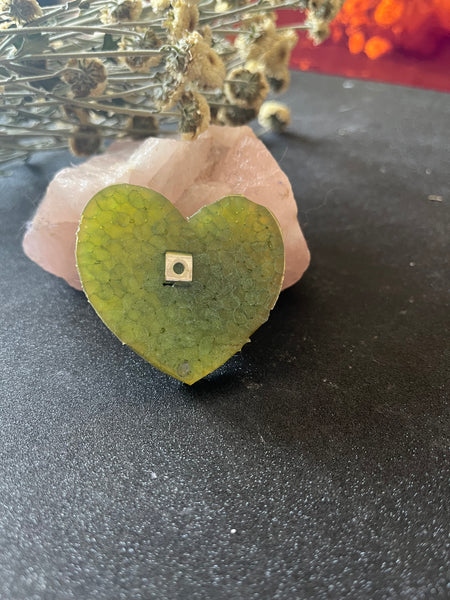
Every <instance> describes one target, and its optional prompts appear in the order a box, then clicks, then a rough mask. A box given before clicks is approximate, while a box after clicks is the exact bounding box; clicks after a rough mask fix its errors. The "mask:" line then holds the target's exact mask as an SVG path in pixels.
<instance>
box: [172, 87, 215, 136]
mask: <svg viewBox="0 0 450 600" xmlns="http://www.w3.org/2000/svg"><path fill="white" fill-rule="evenodd" d="M178 106H179V107H180V111H181V119H180V127H179V130H180V132H181V134H182V136H181V137H182V138H183V140H195V139H196V138H197V137H198V136H199V135H200V134H201V133H203V131H206V129H208V126H209V123H210V121H211V114H210V111H209V105H208V102H207V101H206V100H205V98H204V97H203V96H202V95H201V94H199V93H198V92H185V93H184V94H183V95H182V96H181V98H180V101H179V103H178Z"/></svg>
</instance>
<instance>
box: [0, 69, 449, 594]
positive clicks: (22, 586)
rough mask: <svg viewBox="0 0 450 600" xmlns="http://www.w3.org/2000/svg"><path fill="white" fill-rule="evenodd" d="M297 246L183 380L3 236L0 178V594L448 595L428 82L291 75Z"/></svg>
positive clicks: (438, 178)
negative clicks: (243, 320) (305, 258)
mask: <svg viewBox="0 0 450 600" xmlns="http://www.w3.org/2000/svg"><path fill="white" fill-rule="evenodd" d="M286 101H287V103H288V104H290V106H291V107H292V108H293V124H292V127H291V129H290V133H288V134H287V135H285V136H284V137H275V136H271V135H266V136H265V138H264V139H265V141H266V143H267V145H268V147H269V149H270V150H271V151H272V153H273V154H274V156H275V157H276V158H277V159H278V160H279V162H280V164H281V166H282V168H283V169H284V170H285V171H286V173H287V174H288V176H289V177H290V179H291V182H292V184H293V188H294V192H295V194H296V197H297V199H298V201H299V204H300V207H301V211H300V219H301V222H302V225H303V228H304V232H305V235H306V237H307V240H308V242H309V245H310V248H311V252H312V263H311V267H310V269H309V270H308V272H307V273H306V275H305V276H304V278H303V279H302V281H301V282H299V283H298V284H296V285H295V286H294V287H293V288H291V289H289V290H287V291H286V292H283V294H282V295H281V297H280V299H279V302H278V304H277V306H276V308H275V310H274V311H273V313H272V316H271V318H270V320H269V321H268V322H267V323H266V324H265V325H264V326H263V327H262V328H261V329H260V330H259V331H258V332H257V333H256V334H255V335H254V336H253V341H252V343H251V344H248V345H247V346H245V347H244V349H243V350H242V352H241V353H240V354H239V355H237V356H235V357H234V358H232V359H231V360H230V361H229V362H228V363H227V364H226V365H225V366H223V367H222V368H221V369H219V371H217V372H216V373H214V374H212V375H210V376H209V377H207V378H206V379H205V380H203V381H201V382H199V383H197V384H195V385H194V386H193V387H188V386H186V385H183V384H181V383H180V382H177V381H175V380H173V379H171V378H169V377H167V376H166V375H164V374H162V373H160V372H158V371H157V370H156V369H154V368H153V367H151V366H150V365H149V364H147V363H145V362H144V361H143V360H141V359H140V358H139V357H137V356H136V355H134V354H133V352H132V351H131V350H129V349H128V348H127V347H125V346H122V344H121V343H120V342H119V341H118V340H117V339H116V338H115V337H114V336H113V335H112V334H110V332H109V331H108V330H107V329H106V328H105V327H104V326H103V324H102V323H101V321H100V320H99V319H98V318H97V316H96V315H95V314H94V312H93V310H92V309H91V308H90V307H89V305H88V304H87V301H86V300H85V298H84V296H83V295H82V294H81V293H80V292H76V291H74V290H73V289H71V288H69V287H68V286H67V285H66V284H65V283H64V282H63V281H62V280H60V279H57V278H56V277H53V276H52V275H49V274H48V273H46V272H44V271H42V270H41V269H40V268H39V267H37V266H36V265H34V264H33V263H32V262H30V261H29V260H28V259H27V258H26V257H25V256H24V255H23V254H22V251H21V237H22V234H23V231H24V227H25V223H26V221H27V219H28V218H29V217H30V215H31V214H32V212H33V210H34V208H35V207H36V205H37V203H38V201H39V199H40V197H41V196H42V194H43V192H44V189H45V186H46V184H47V183H48V181H49V180H50V179H51V177H52V175H53V174H54V172H55V171H56V170H57V169H58V168H60V167H62V166H64V165H66V164H67V163H68V162H69V161H70V160H71V159H70V157H69V155H68V154H66V153H59V154H53V155H43V154H41V155H38V156H36V157H34V158H33V160H32V161H31V164H30V165H29V166H18V167H17V168H16V169H15V170H14V173H13V175H12V176H11V177H9V178H4V179H2V180H1V192H2V193H1V197H0V211H1V212H0V219H1V248H0V253H1V261H0V269H1V279H0V281H1V289H0V300H1V322H0V341H1V345H0V353H1V366H0V371H1V377H2V380H1V386H2V387H1V398H0V433H1V437H0V598H1V599H2V600H66V599H77V600H84V599H86V600H91V599H94V598H95V599H97V600H100V599H102V600H103V599H104V600H121V599H123V600H134V599H136V600H138V599H142V600H153V599H155V600H175V599H184V598H186V599H192V600H195V599H205V600H210V599H213V600H216V599H217V600H221V599H232V600H240V599H243V600H244V599H245V600H256V599H277V600H278V599H279V600H297V599H305V600H312V599H314V600H315V599H318V600H319V599H326V598H336V599H341V598H354V599H357V600H363V599H368V600H377V599H397V598H402V599H407V600H415V599H424V600H429V599H430V598H448V594H449V585H450V584H449V576H448V549H449V546H448V539H449V538H448V525H449V511H448V506H449V505H448V503H449V487H448V478H449V475H450V468H449V466H450V459H449V452H448V449H449V424H450V420H449V415H448V403H447V402H448V391H449V386H448V384H449V381H448V374H449V373H448V369H449V363H450V360H449V359H450V355H449V347H448V342H449V337H448V333H449V332H448V328H447V329H446V326H447V325H448V317H449V310H448V308H449V307H448V299H449V297H448V285H449V265H448V256H449V225H450V219H449V202H450V189H449V147H448V131H449V130H448V125H449V119H450V99H449V96H446V95H443V94H438V93H434V92H430V91H421V90H412V89H406V88H397V87H394V86H384V85H379V84H372V83H363V82H356V81H355V82H349V81H344V80H342V79H337V78H327V77H323V76H317V75H306V74H294V76H293V85H292V88H291V90H290V92H289V94H288V95H287V99H286Z"/></svg>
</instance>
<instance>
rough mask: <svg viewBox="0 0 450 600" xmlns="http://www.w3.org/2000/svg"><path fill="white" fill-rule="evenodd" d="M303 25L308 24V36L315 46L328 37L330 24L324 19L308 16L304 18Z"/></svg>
mask: <svg viewBox="0 0 450 600" xmlns="http://www.w3.org/2000/svg"><path fill="white" fill-rule="evenodd" d="M305 25H307V26H308V36H309V37H310V38H311V39H312V41H313V42H314V44H315V45H316V46H317V45H318V44H321V43H322V42H324V41H325V40H326V39H327V38H329V37H330V26H329V24H328V23H327V22H326V21H320V20H318V19H314V18H312V17H310V18H308V19H307V20H306V22H305Z"/></svg>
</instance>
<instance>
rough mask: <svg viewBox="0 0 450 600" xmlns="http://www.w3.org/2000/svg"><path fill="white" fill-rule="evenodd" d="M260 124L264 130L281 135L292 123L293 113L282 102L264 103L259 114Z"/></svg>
mask: <svg viewBox="0 0 450 600" xmlns="http://www.w3.org/2000/svg"><path fill="white" fill-rule="evenodd" d="M258 122H259V124H260V125H262V127H264V129H269V130H270V131H274V132H276V133H281V132H282V131H284V130H285V129H286V127H287V126H288V125H289V123H290V122H291V111H290V110H289V108H288V107H287V106H286V105H285V104H281V103H280V102H264V104H263V105H262V106H261V109H260V111H259V114H258Z"/></svg>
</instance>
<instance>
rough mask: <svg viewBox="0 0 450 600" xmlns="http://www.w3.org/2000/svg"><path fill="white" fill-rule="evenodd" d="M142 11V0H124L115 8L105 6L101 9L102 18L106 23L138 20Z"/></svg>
mask: <svg viewBox="0 0 450 600" xmlns="http://www.w3.org/2000/svg"><path fill="white" fill-rule="evenodd" d="M141 13H142V2H141V0H124V1H123V2H120V4H117V6H115V7H114V8H104V9H103V10H102V11H101V16H100V20H101V21H102V23H105V24H110V23H119V22H124V21H137V20H138V19H139V17H140V16H141Z"/></svg>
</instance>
